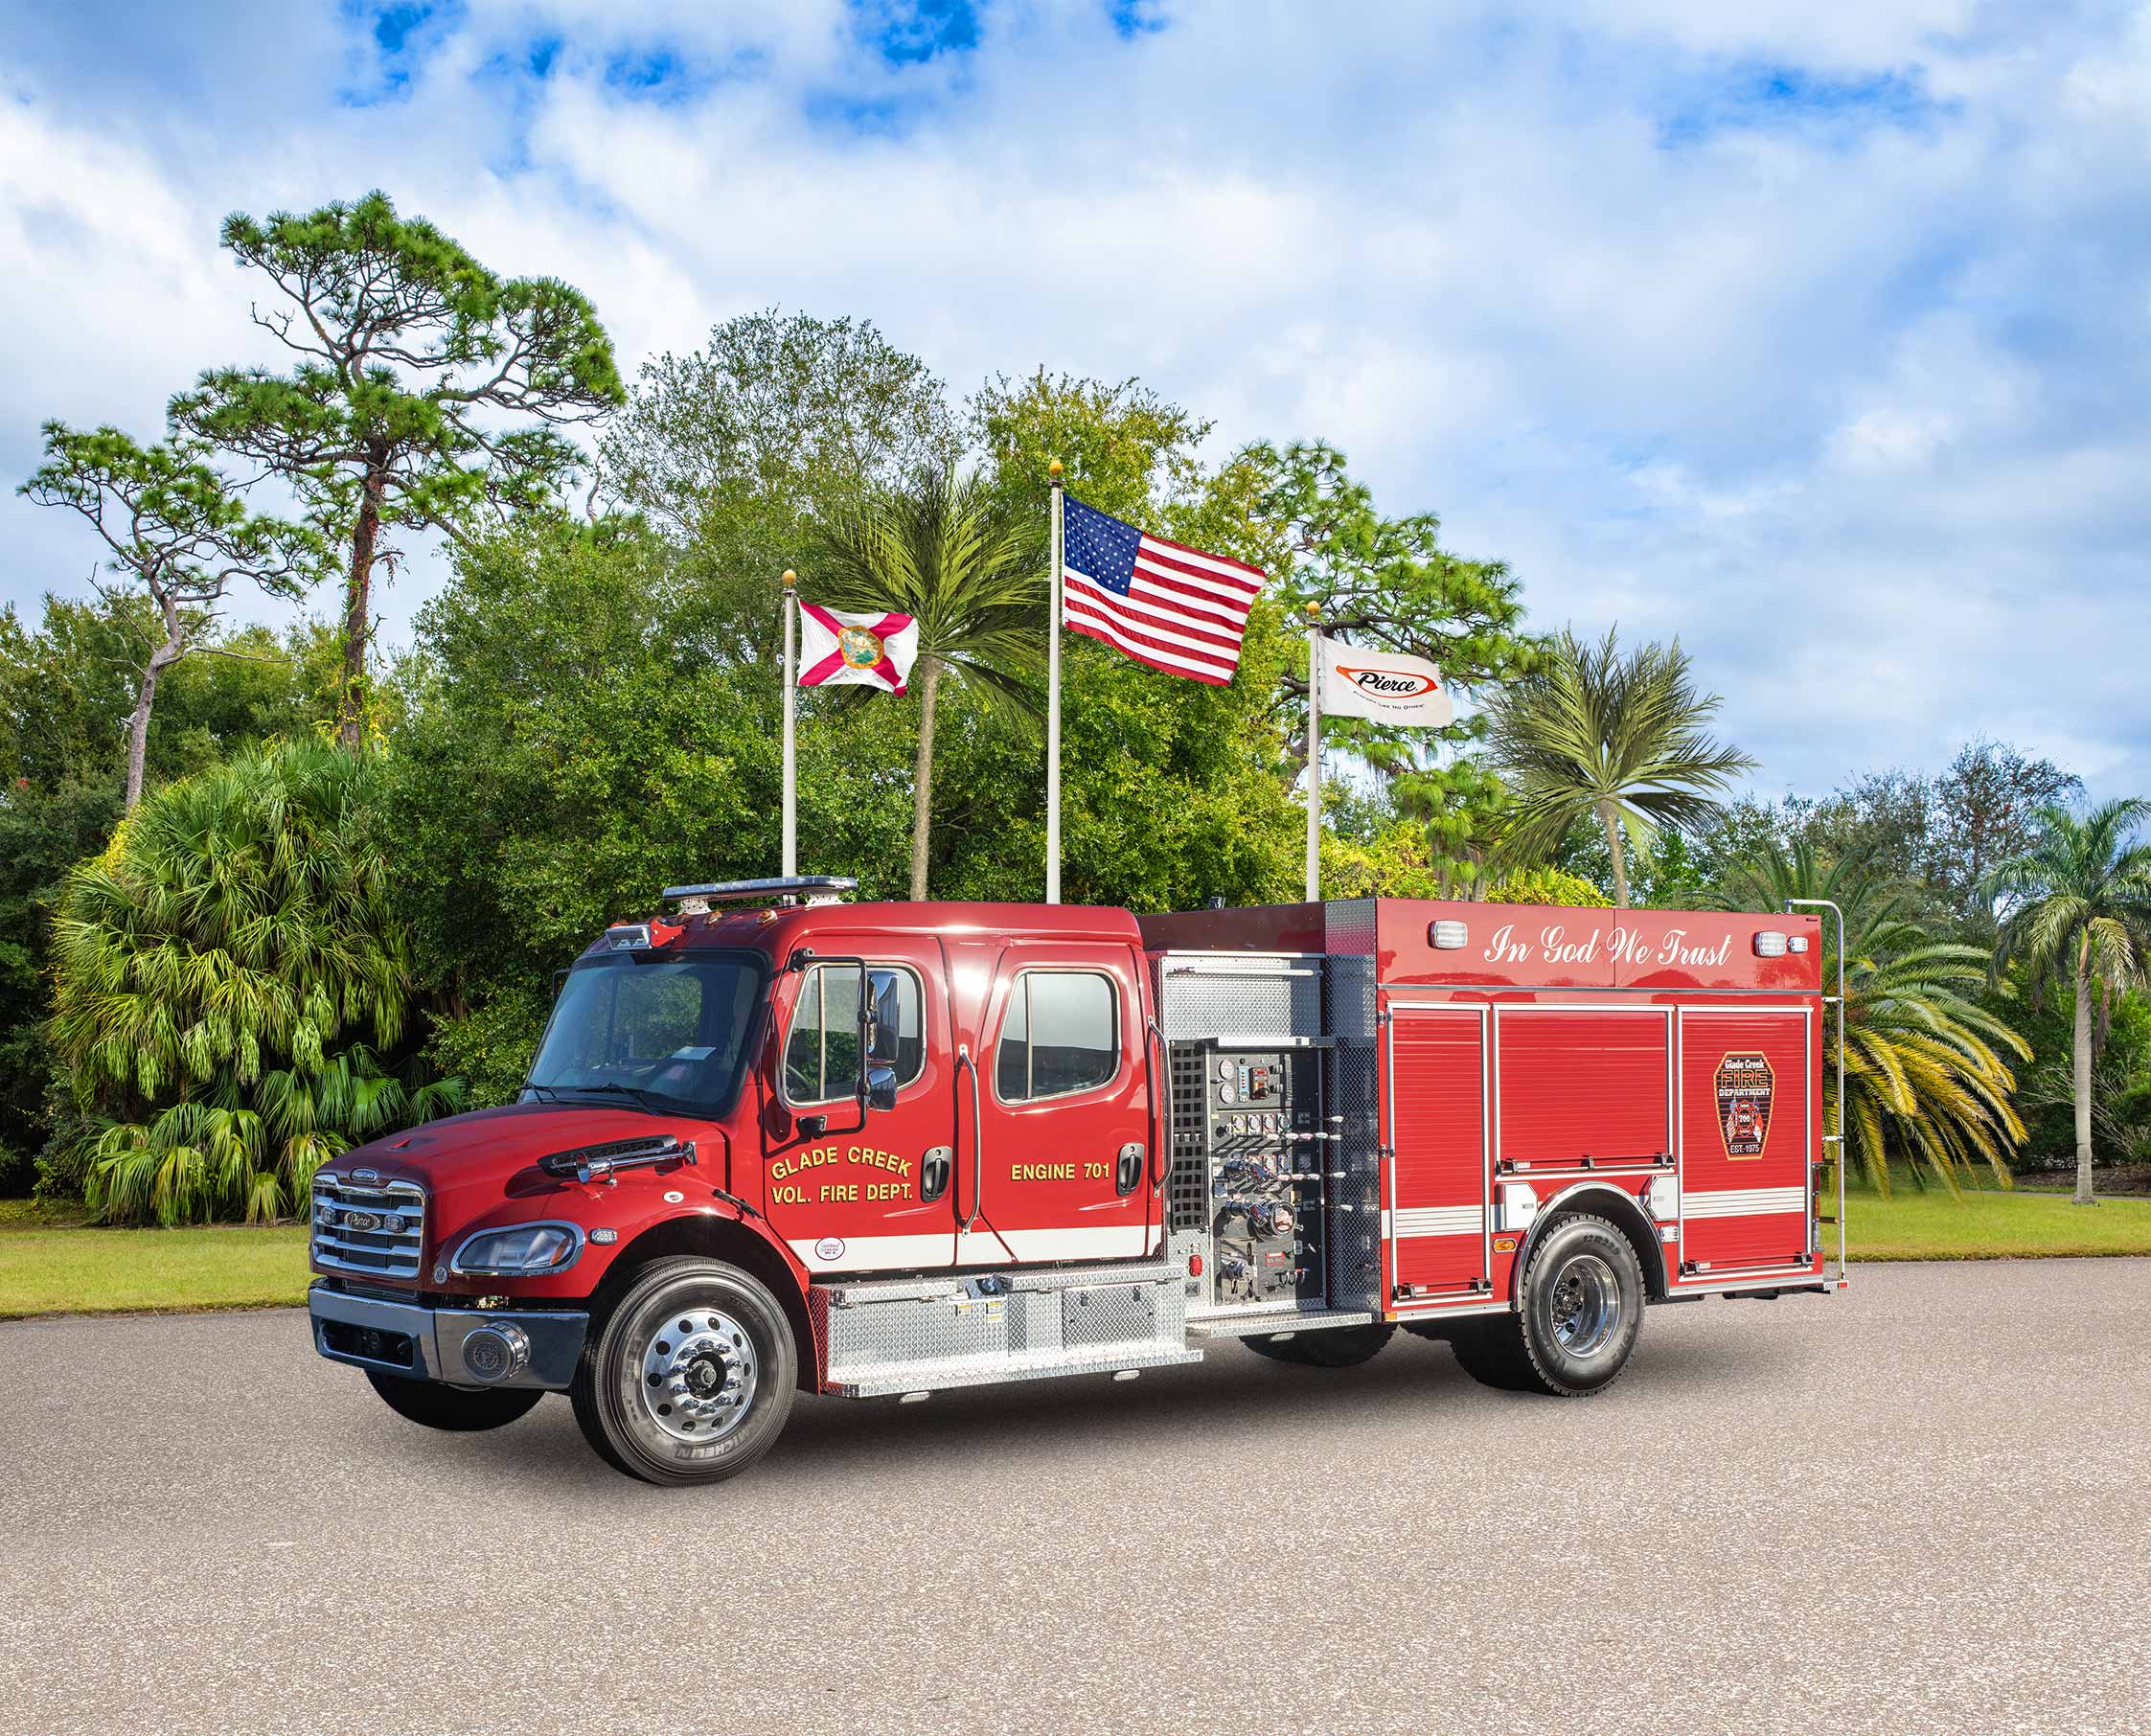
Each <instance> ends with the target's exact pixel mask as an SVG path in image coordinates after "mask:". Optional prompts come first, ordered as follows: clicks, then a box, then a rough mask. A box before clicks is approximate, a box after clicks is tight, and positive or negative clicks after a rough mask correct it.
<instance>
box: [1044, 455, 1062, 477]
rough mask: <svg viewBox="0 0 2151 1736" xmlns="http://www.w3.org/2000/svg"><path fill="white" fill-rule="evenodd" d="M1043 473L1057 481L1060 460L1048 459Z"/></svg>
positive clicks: (1059, 471)
mask: <svg viewBox="0 0 2151 1736" xmlns="http://www.w3.org/2000/svg"><path fill="white" fill-rule="evenodd" d="M1045 473H1046V474H1047V475H1048V476H1050V477H1052V478H1053V480H1054V481H1055V482H1059V481H1060V480H1061V461H1060V460H1059V459H1058V458H1055V459H1050V460H1048V461H1047V463H1046V467H1045Z"/></svg>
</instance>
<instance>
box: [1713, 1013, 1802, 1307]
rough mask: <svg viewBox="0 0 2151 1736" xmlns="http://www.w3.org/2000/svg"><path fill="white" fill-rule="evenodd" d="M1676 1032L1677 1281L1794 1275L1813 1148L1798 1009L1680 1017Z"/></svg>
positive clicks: (1800, 1239)
mask: <svg viewBox="0 0 2151 1736" xmlns="http://www.w3.org/2000/svg"><path fill="white" fill-rule="evenodd" d="M1680 1023H1681V1038H1680V1040H1681V1064H1680V1074H1681V1116H1680V1136H1681V1148H1680V1151H1681V1261H1682V1270H1683V1273H1684V1274H1685V1275H1686V1276H1687V1278H1688V1279H1689V1280H1690V1281H1691V1282H1692V1281H1694V1280H1696V1279H1703V1280H1705V1281H1708V1280H1710V1279H1712V1278H1715V1277H1717V1276H1718V1275H1719V1274H1721V1273H1724V1272H1728V1271H1749V1270H1753V1269H1755V1268H1758V1267H1785V1266H1795V1265H1801V1266H1804V1265H1806V1264H1807V1261H1808V1255H1809V1251H1810V1232H1809V1228H1808V1223H1809V1213H1810V1210H1811V1202H1810V1200H1809V1199H1808V1184H1809V1179H1810V1176H1811V1174H1812V1171H1811V1169H1810V1167H1809V1163H1810V1154H1811V1153H1812V1151H1813V1148H1814V1143H1815V1131H1814V1128H1813V1126H1812V1125H1811V1121H1810V1116H1811V1113H1812V1105H1813V1085H1814V1079H1815V1070H1814V1024H1813V1020H1812V1019H1811V1018H1810V1016H1809V1015H1808V1011H1807V1009H1805V1008H1804V1007H1780V1008H1749V1009H1741V1008H1730V1007H1728V1008H1724V1009H1720V1008H1716V1007H1682V1009H1681V1015H1680ZM1691 1265H1692V1266H1693V1267H1695V1268H1704V1269H1697V1270H1693V1271H1690V1270H1688V1269H1687V1268H1689V1267H1690V1266H1691Z"/></svg>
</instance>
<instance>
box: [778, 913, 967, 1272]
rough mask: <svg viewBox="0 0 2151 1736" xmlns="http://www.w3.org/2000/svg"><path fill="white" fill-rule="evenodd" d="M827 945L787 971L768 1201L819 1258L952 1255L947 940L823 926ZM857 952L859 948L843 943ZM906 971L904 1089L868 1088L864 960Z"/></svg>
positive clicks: (860, 1263)
mask: <svg viewBox="0 0 2151 1736" xmlns="http://www.w3.org/2000/svg"><path fill="white" fill-rule="evenodd" d="M814 939H815V950H816V951H817V952H819V953H821V955H822V956H821V958H820V959H818V960H816V961H815V962H813V963H811V964H809V965H807V966H806V967H805V968H804V969H803V970H799V971H787V972H785V973H784V974H783V976H781V977H780V979H779V983H778V989H777V993H776V996H775V1027H776V1028H775V1037H776V1040H777V1043H778V1066H777V1078H778V1089H777V1099H776V1102H775V1103H774V1104H773V1105H772V1106H771V1112H770V1113H769V1114H768V1115H767V1117H766V1119H765V1123H764V1138H763V1154H762V1181H763V1199H764V1209H765V1210H766V1211H767V1215H768V1219H769V1222H770V1223H771V1225H772V1226H774V1228H775V1229H776V1231H777V1233H778V1235H780V1236H781V1237H783V1238H784V1240H785V1242H786V1244H787V1245H789V1247H790V1249H791V1251H792V1252H793V1253H795V1254H796V1255H798V1257H799V1259H800V1261H801V1263H802V1264H803V1265H805V1266H806V1268H808V1270H810V1271H812V1272H865V1271H930V1270H936V1269H945V1268H947V1267H948V1266H949V1264H950V1261H951V1260H952V1259H953V1258H954V1257H955V1218H954V1201H953V1199H952V1198H951V1187H952V1183H953V1179H954V1137H955V1099H954V1092H953V1090H952V1088H951V1085H952V1082H951V1076H950V1054H951V1053H952V1050H951V1047H950V1008H949V993H948V980H947V972H946V971H945V970H944V968H943V964H942V958H941V948H939V946H938V945H936V944H935V943H934V942H933V941H932V940H931V939H925V940H920V939H913V938H906V937H891V936H886V935H879V934H864V933H861V934H843V933H840V932H832V931H828V930H817V931H816V933H815V936H814ZM843 954H849V955H850V956H848V957H847V956H841V955H843ZM861 960H863V961H864V963H865V966H866V970H867V975H868V980H869V981H871V980H872V979H873V978H874V977H875V976H876V975H877V974H879V973H881V972H884V971H888V972H893V973H894V974H895V978H896V981H895V993H894V995H893V999H894V1003H895V1013H896V1016H895V1019H894V1023H895V1026H896V1031H897V1044H896V1049H897V1052H896V1056H895V1065H894V1066H893V1068H891V1069H890V1070H891V1071H893V1072H894V1074H895V1076H896V1077H895V1080H894V1082H893V1083H894V1089H895V1096H894V1101H893V1103H892V1104H891V1105H890V1106H889V1107H887V1108H861V1107H860V1098H859V1066H860V1061H861V1054H860V1027H859V1022H858V1020H859V996H860V989H861V981H860V972H859V964H860V961H861Z"/></svg>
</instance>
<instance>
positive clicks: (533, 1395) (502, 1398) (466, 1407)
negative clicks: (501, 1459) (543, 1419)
mask: <svg viewBox="0 0 2151 1736" xmlns="http://www.w3.org/2000/svg"><path fill="white" fill-rule="evenodd" d="M366 1378H367V1380H369V1381H371V1382H373V1386H374V1390H375V1391H376V1392H378V1393H379V1394H380V1395H381V1400H382V1402H383V1403H384V1404H386V1405H387V1406H388V1407H389V1409H391V1410H393V1411H394V1412H395V1413H396V1414H397V1415H398V1416H400V1417H403V1418H406V1419H408V1420H409V1421H411V1422H413V1423H423V1425H424V1426H425V1427H426V1428H442V1429H446V1431H447V1432H448V1433H450V1434H476V1433H478V1432H479V1431H480V1430H482V1429H487V1428H502V1427H504V1426H505V1425H507V1424H509V1423H513V1422H514V1421H515V1419H516V1418H517V1417H519V1416H526V1415H528V1414H529V1412H530V1410H531V1408H532V1406H533V1405H536V1404H537V1403H538V1400H540V1399H542V1398H543V1397H544V1396H545V1395H544V1394H543V1393H542V1392H540V1391H538V1389H537V1388H536V1387H533V1386H476V1387H472V1386H445V1385H443V1384H442V1383H441V1382H439V1381H406V1380H404V1379H403V1378H402V1377H401V1376H400V1375H384V1374H376V1373H375V1372H374V1371H373V1370H372V1369H370V1368H369V1369H368V1370H367V1371H366Z"/></svg>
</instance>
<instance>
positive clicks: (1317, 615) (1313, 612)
mask: <svg viewBox="0 0 2151 1736" xmlns="http://www.w3.org/2000/svg"><path fill="white" fill-rule="evenodd" d="M1307 618H1308V620H1310V621H1319V620H1320V619H1321V618H1322V605H1320V604H1319V603H1310V604H1309V605H1307Z"/></svg>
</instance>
